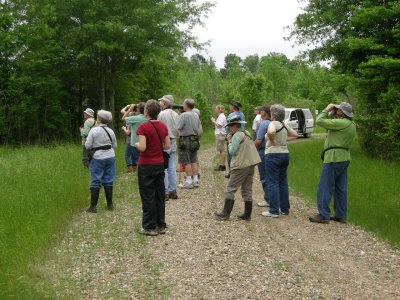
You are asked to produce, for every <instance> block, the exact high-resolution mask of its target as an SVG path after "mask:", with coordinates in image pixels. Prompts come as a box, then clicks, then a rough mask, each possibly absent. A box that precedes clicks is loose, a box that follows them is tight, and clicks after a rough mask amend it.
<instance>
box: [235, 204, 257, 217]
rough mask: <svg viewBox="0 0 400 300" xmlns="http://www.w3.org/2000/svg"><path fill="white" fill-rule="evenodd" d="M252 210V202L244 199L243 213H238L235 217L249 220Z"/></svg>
mask: <svg viewBox="0 0 400 300" xmlns="http://www.w3.org/2000/svg"><path fill="white" fill-rule="evenodd" d="M252 210H253V202H251V201H245V202H244V213H243V214H240V215H238V216H237V217H238V218H239V219H242V220H246V221H250V220H251V211H252Z"/></svg>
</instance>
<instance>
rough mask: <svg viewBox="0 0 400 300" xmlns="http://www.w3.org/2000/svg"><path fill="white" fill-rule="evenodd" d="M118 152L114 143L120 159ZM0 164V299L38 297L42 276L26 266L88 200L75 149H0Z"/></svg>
mask: <svg viewBox="0 0 400 300" xmlns="http://www.w3.org/2000/svg"><path fill="white" fill-rule="evenodd" d="M123 148H124V145H123V144H120V147H119V149H118V152H119V154H118V155H119V156H120V157H123ZM119 161H120V162H122V161H123V159H120V160H119ZM0 165H1V170H2V173H3V174H4V175H3V178H2V180H1V181H0V190H1V191H2V196H1V210H0V298H1V299H8V298H11V299H41V298H43V295H44V293H47V292H48V291H47V288H46V287H45V286H43V285H40V286H41V287H40V289H39V288H38V283H39V282H41V281H42V280H43V278H41V275H40V272H37V270H35V268H31V267H30V266H33V265H35V264H37V262H38V261H41V260H42V259H43V258H44V256H45V253H46V251H47V250H46V249H47V248H48V247H50V246H51V245H53V244H55V243H56V242H57V241H58V240H59V239H60V237H61V236H62V235H63V233H64V232H65V228H66V225H67V224H68V223H69V221H70V219H71V217H72V216H73V215H74V214H75V213H77V212H78V211H79V210H82V209H83V208H84V207H85V206H86V205H87V204H88V201H89V200H88V197H89V191H88V184H89V173H88V171H87V170H85V169H84V168H83V167H82V165H81V146H79V145H70V144H66V145H59V146H57V147H51V148H44V147H25V148H0ZM121 167H122V168H124V166H123V165H122V166H121V164H119V166H118V169H121ZM48 289H50V290H51V288H50V287H49V288H48Z"/></svg>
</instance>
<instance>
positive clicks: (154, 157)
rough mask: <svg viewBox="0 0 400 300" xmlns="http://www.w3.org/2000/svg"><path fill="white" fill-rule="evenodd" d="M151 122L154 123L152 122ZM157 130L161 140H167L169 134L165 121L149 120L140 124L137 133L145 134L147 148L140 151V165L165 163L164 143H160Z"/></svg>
mask: <svg viewBox="0 0 400 300" xmlns="http://www.w3.org/2000/svg"><path fill="white" fill-rule="evenodd" d="M150 122H151V123H152V124H153V125H154V126H153V125H152V124H150ZM154 127H156V128H157V132H158V134H159V135H160V138H161V142H164V141H165V138H166V137H167V136H168V128H167V126H165V125H164V123H162V122H159V121H148V122H145V123H143V124H141V125H140V126H139V128H138V129H137V131H136V134H137V135H143V136H145V137H146V150H145V151H144V152H140V155H139V161H138V164H139V165H162V164H163V163H164V157H163V153H162V152H163V145H162V144H161V143H160V139H159V138H158V135H157V132H156V129H155V128H154Z"/></svg>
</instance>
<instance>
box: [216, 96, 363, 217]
mask: <svg viewBox="0 0 400 300" xmlns="http://www.w3.org/2000/svg"><path fill="white" fill-rule="evenodd" d="M240 107H241V105H240V103H239V102H237V101H231V102H230V104H229V109H230V114H229V115H228V118H226V117H225V114H224V108H223V107H222V106H220V105H218V106H217V107H216V108H215V112H216V114H217V119H215V118H212V119H211V122H212V123H213V124H214V126H215V140H216V148H217V151H218V152H219V153H220V161H219V165H218V166H217V167H216V168H215V170H216V171H225V169H226V166H225V157H226V153H227V156H228V159H227V164H228V168H229V173H228V174H227V175H226V177H227V178H229V181H228V185H227V189H226V198H225V202H224V206H223V209H222V211H219V212H215V215H216V217H217V218H218V219H221V220H226V219H229V217H230V214H231V212H232V209H233V205H234V199H235V197H234V195H235V192H236V191H237V190H238V189H239V188H241V193H242V198H243V201H244V213H243V214H240V215H238V218H240V219H244V220H250V219H251V213H252V200H253V199H252V183H253V174H254V168H255V166H256V165H257V166H258V172H259V178H260V182H261V186H262V190H263V199H262V201H260V202H258V203H257V205H258V206H259V207H267V210H266V211H264V212H262V213H261V214H262V216H265V217H269V218H278V217H279V216H280V215H288V214H289V210H290V202H289V187H288V178H287V170H288V166H289V160H290V154H289V149H288V146H287V142H288V141H290V140H293V139H296V138H297V137H298V133H297V132H296V131H295V130H293V129H292V128H291V127H290V126H286V125H285V124H284V119H285V108H284V107H283V106H282V105H279V104H275V105H264V106H259V107H256V108H255V109H254V112H255V115H256V116H255V118H254V120H253V124H252V130H253V139H254V142H253V141H252V137H251V135H250V133H249V132H248V131H246V130H245V129H244V124H246V121H245V119H244V115H243V114H242V113H241V112H240ZM352 119H353V112H352V107H351V105H350V104H349V103H347V102H342V103H341V104H340V105H335V104H329V105H328V106H327V107H326V108H325V109H324V110H323V111H322V112H321V114H319V115H318V116H317V119H316V124H317V125H318V126H320V127H322V128H324V129H326V130H327V138H326V141H325V145H324V150H323V155H322V160H323V168H322V172H321V176H320V181H319V184H318V189H317V207H318V214H316V215H315V216H311V217H309V220H310V221H311V222H316V223H329V222H330V220H333V221H336V222H341V223H346V222H347V168H348V166H349V164H350V147H351V144H352V141H353V139H354V137H355V135H356V125H355V123H354V122H353V120H352ZM224 127H228V128H229V130H228V131H225V130H223V128H224ZM225 141H226V142H227V146H226V147H224V142H225ZM332 196H334V215H333V216H331V211H330V207H329V206H330V202H331V198H332Z"/></svg>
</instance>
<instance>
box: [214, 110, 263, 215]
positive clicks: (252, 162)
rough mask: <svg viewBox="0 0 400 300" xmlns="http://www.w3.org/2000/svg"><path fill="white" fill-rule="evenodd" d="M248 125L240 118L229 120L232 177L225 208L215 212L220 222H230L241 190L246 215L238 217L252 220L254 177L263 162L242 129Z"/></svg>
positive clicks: (249, 137)
mask: <svg viewBox="0 0 400 300" xmlns="http://www.w3.org/2000/svg"><path fill="white" fill-rule="evenodd" d="M244 124H246V122H245V121H242V120H241V117H240V116H233V117H231V118H228V120H227V125H226V126H229V133H230V134H229V135H228V137H227V139H228V141H229V145H228V151H229V154H230V155H231V156H232V161H231V172H230V174H231V176H230V177H229V181H228V186H227V187H226V198H225V203H224V208H223V210H222V211H221V212H215V216H216V217H217V218H218V219H219V220H228V219H229V217H230V214H231V212H232V209H233V205H234V203H235V193H236V191H237V190H238V189H239V188H241V192H242V198H243V200H244V213H243V214H240V215H238V218H239V219H242V220H250V218H251V212H252V208H253V193H252V189H253V176H254V167H255V166H256V165H258V164H259V163H260V162H261V159H260V156H259V155H258V152H257V149H256V146H255V145H254V142H253V137H252V136H251V134H250V133H249V132H247V131H246V130H245V129H243V128H242V126H243V125H244Z"/></svg>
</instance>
